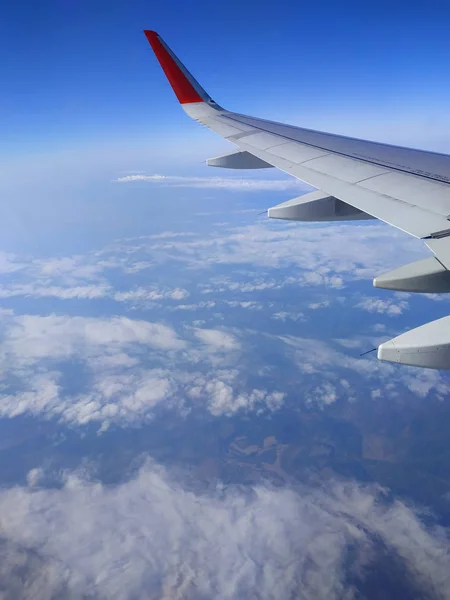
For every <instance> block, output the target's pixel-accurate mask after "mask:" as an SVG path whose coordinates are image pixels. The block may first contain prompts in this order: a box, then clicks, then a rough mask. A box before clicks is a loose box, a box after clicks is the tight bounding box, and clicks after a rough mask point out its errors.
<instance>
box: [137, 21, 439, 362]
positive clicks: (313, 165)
mask: <svg viewBox="0 0 450 600" xmlns="http://www.w3.org/2000/svg"><path fill="white" fill-rule="evenodd" d="M144 33H145V35H146V37H147V39H148V41H149V42H150V45H151V46H152V48H153V50H154V52H155V55H156V57H157V59H158V60H159V62H160V64H161V67H162V68H163V70H164V72H165V74H166V76H167V78H168V80H169V83H170V84H171V86H172V88H173V90H174V92H175V94H176V96H177V98H178V100H179V102H180V104H181V105H182V107H183V109H184V110H185V112H186V113H187V114H188V115H189V116H190V117H191V118H193V119H195V120H196V121H198V122H199V123H201V124H202V125H205V126H206V127H208V128H209V129H211V130H212V131H214V132H215V133H218V134H219V135H220V136H222V137H224V138H226V139H227V140H229V141H230V142H232V143H233V144H235V145H236V146H238V148H239V149H238V151H234V152H232V153H230V154H227V155H223V156H220V157H216V158H213V159H209V160H208V164H209V165H211V166H215V167H225V168H249V169H253V168H268V167H271V166H272V167H276V168H278V169H280V170H281V171H284V172H285V173H289V174H290V175H292V176H293V177H296V178H297V179H300V180H302V181H305V182H306V183H308V184H310V185H311V186H313V187H315V188H317V190H318V191H317V192H313V193H312V194H306V195H304V196H302V197H299V198H294V199H293V200H289V201H288V202H284V203H283V204H281V205H278V206H276V207H273V208H271V209H269V211H268V214H269V217H272V218H281V219H288V220H298V221H318V220H320V221H324V220H328V221H336V220H353V219H364V218H376V219H380V220H382V221H385V222H386V223H389V224H390V225H393V226H394V227H397V228H399V229H401V230H402V231H405V232H406V233H409V234H411V235H413V236H415V237H417V238H421V239H423V240H424V241H425V243H426V244H427V246H428V247H429V248H430V249H431V250H432V252H433V253H434V256H431V257H430V258H427V259H425V260H421V261H418V262H416V263H412V264H410V265H406V266H404V267H401V268H400V269H396V270H395V271H391V272H390V273H386V274H385V275H381V276H379V277H377V278H376V279H375V280H374V285H375V286H376V287H382V288H387V289H393V290H401V291H408V292H450V222H449V221H450V156H448V155H445V154H438V153H435V152H425V151H422V150H414V149H411V148H402V147H398V146H392V145H388V144H381V143H377V142H371V141H365V140H360V139H356V138H350V137H345V136H340V135H334V134H330V133H324V132H320V131H314V130H311V129H304V128H301V127H294V126H292V125H286V124H283V123H277V122H274V121H267V120H265V119H260V118H256V117H250V116H246V115H242V114H239V113H234V112H230V111H227V110H225V109H224V108H222V107H221V106H219V105H218V104H217V103H216V102H214V100H212V98H211V97H210V96H209V95H208V94H207V93H206V92H205V90H204V89H203V88H202V87H201V86H200V84H199V83H198V82H197V81H196V80H195V79H194V77H193V76H192V75H191V74H190V73H189V71H188V70H187V69H186V68H185V67H184V65H183V64H182V63H181V62H180V61H179V59H178V58H177V57H176V56H175V55H174V53H173V52H172V51H171V50H170V48H169V47H168V46H167V45H166V44H165V43H164V41H163V40H162V39H161V37H160V36H159V35H158V34H157V33H156V32H154V31H145V32H144ZM436 324H438V325H436ZM378 358H380V359H381V360H389V361H393V362H398V363H402V364H409V365H416V366H422V367H428V368H446V369H450V317H445V318H444V319H440V320H439V321H435V322H433V323H428V324H426V325H423V326H422V327H419V328H417V329H414V330H412V331H409V332H407V333H406V334H403V335H402V336H399V337H397V338H394V339H393V340H390V341H389V342H386V343H384V344H381V345H380V346H379V348H378Z"/></svg>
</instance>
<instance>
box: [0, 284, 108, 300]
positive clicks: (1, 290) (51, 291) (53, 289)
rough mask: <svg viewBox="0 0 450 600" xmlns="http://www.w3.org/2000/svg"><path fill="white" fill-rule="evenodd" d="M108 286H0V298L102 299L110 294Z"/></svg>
mask: <svg viewBox="0 0 450 600" xmlns="http://www.w3.org/2000/svg"><path fill="white" fill-rule="evenodd" d="M110 290H111V288H110V286H109V285H108V284H99V285H77V286H74V287H61V286H55V285H47V286H42V285H36V284H16V285H11V286H0V298H12V297H15V296H31V297H33V298H59V299H60V300H73V299H74V298H76V299H78V300H82V299H88V300H93V299H95V298H104V297H105V296H108V295H109V293H110Z"/></svg>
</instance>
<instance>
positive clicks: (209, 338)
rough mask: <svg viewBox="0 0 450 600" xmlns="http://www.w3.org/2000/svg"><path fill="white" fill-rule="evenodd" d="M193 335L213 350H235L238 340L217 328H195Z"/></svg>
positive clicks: (237, 346)
mask: <svg viewBox="0 0 450 600" xmlns="http://www.w3.org/2000/svg"><path fill="white" fill-rule="evenodd" d="M195 335H196V336H197V337H198V339H199V340H201V341H202V342H203V343H204V344H207V345H208V346H209V347H210V348H211V349H213V350H236V349H238V348H239V342H238V341H237V340H236V338H235V337H234V336H232V335H231V334H229V333H225V332H224V331H220V330H219V329H195Z"/></svg>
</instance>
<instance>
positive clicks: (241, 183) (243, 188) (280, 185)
mask: <svg viewBox="0 0 450 600" xmlns="http://www.w3.org/2000/svg"><path fill="white" fill-rule="evenodd" d="M115 181H116V182H118V183H131V182H134V181H144V182H146V183H153V184H156V185H166V186H171V187H184V188H202V189H222V190H231V191H239V192H261V191H265V190H267V191H284V190H295V191H297V192H298V191H299V190H301V189H303V190H305V189H306V188H307V186H305V184H304V183H303V182H301V181H299V180H298V179H242V178H240V179H235V178H232V177H182V176H180V175H126V176H124V177H118V178H117V179H116V180H115Z"/></svg>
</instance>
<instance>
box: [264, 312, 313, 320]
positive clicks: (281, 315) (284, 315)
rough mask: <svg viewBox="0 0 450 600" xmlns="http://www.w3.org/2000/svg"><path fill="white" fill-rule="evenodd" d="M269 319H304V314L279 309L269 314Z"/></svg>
mask: <svg viewBox="0 0 450 600" xmlns="http://www.w3.org/2000/svg"><path fill="white" fill-rule="evenodd" d="M271 319H274V320H275V321H283V323H284V322H286V321H304V320H305V315H304V314H303V313H301V312H299V313H290V312H286V311H280V312H277V313H274V314H273V315H272V316H271Z"/></svg>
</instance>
